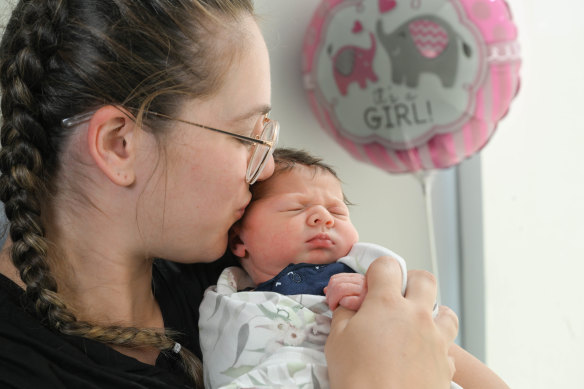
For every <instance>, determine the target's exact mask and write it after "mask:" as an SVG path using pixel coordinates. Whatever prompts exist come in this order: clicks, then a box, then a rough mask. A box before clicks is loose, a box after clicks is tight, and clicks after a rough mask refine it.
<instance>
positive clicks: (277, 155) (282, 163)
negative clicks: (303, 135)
mask: <svg viewBox="0 0 584 389" xmlns="http://www.w3.org/2000/svg"><path fill="white" fill-rule="evenodd" d="M274 163H275V167H274V174H273V175H272V177H270V178H268V179H267V180H265V181H258V182H257V183H255V184H254V185H252V187H251V192H252V195H253V196H252V201H254V200H258V199H259V198H261V196H262V194H263V192H264V188H265V187H266V186H268V185H269V183H270V179H271V178H273V177H276V176H278V175H279V174H282V173H284V172H287V171H290V170H292V169H294V167H295V166H296V165H302V166H306V167H309V168H311V169H313V171H314V173H315V174H316V173H317V172H319V171H324V172H328V173H330V174H332V175H333V176H334V177H335V178H336V179H337V180H339V182H340V183H342V181H341V180H340V179H339V176H338V175H337V172H336V171H335V169H334V168H333V167H332V166H331V165H329V164H327V163H324V162H323V159H322V158H319V157H316V156H314V155H312V154H310V153H308V152H307V151H306V150H300V149H294V148H290V147H279V148H277V149H275V150H274ZM343 200H344V202H345V204H347V205H352V203H351V202H350V201H349V200H348V199H347V197H346V196H345V193H344V192H343Z"/></svg>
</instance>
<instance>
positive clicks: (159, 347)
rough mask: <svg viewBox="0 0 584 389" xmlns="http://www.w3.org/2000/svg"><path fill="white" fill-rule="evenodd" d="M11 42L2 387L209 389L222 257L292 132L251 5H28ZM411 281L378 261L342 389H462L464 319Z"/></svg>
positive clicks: (5, 66)
mask: <svg viewBox="0 0 584 389" xmlns="http://www.w3.org/2000/svg"><path fill="white" fill-rule="evenodd" d="M0 50H1V53H0V80H1V86H2V118H3V123H2V133H1V141H2V146H3V148H2V150H1V151H0V170H1V172H2V177H1V178H0V200H2V201H3V202H4V203H5V208H6V214H7V216H8V219H9V221H10V223H11V224H10V239H9V240H8V242H7V244H6V248H5V250H4V251H3V252H2V257H1V258H0V273H1V275H0V310H1V311H0V313H1V316H2V318H3V320H2V321H1V323H0V340H1V342H2V344H3V347H0V361H2V363H1V364H0V366H1V367H0V370H2V371H1V373H0V384H2V385H1V386H4V385H5V386H9V387H22V388H24V387H149V388H150V387H184V385H187V386H193V385H194V386H196V387H201V385H202V383H201V377H200V371H201V369H200V361H199V357H200V350H199V345H198V339H197V336H196V333H197V326H196V323H197V318H198V313H197V309H198V304H199V302H200V300H201V296H202V292H203V291H204V289H205V288H206V287H207V286H208V285H209V284H211V283H214V282H215V280H216V278H217V276H218V274H219V271H220V269H221V267H222V264H221V263H216V264H207V263H208V262H211V261H213V260H214V259H216V258H218V257H220V256H221V255H222V254H223V252H224V251H225V248H226V242H227V231H228V229H229V227H230V226H231V225H232V224H233V223H234V222H235V221H236V220H238V219H239V218H240V217H241V216H242V214H243V212H244V210H245V207H246V206H247V204H248V202H249V200H250V197H251V195H250V192H249V185H250V184H252V183H253V182H254V181H256V180H262V179H265V178H267V177H269V176H270V174H271V173H272V171H273V160H272V158H271V155H270V152H271V150H273V145H274V143H275V142H276V141H277V135H278V125H277V123H276V122H274V121H271V120H269V119H268V118H267V116H266V115H267V113H268V112H269V110H270V76H269V74H270V72H269V60H268V53H267V49H266V46H265V43H264V40H263V38H262V37H261V34H260V31H259V29H258V26H257V24H256V22H255V20H254V18H253V9H252V4H251V1H245V0H231V1H228V0H213V1H212V0H206V1H203V0H151V1H141V2H137V1H135V0H91V1H88V0H87V1H86V0H76V1H73V0H69V1H67V0H46V1H20V2H19V3H18V5H17V6H16V9H15V10H14V12H13V14H12V18H11V19H10V22H9V24H8V26H7V28H6V31H5V33H4V36H3V39H2V44H1V48H0ZM153 258H167V259H168V260H170V261H172V262H167V261H161V260H154V259H153ZM400 277H401V276H400V270H399V265H397V264H396V263H394V262H392V261H391V260H389V259H387V258H386V259H381V260H379V261H377V262H376V263H375V264H374V265H373V266H372V270H371V271H370V274H369V275H368V283H369V295H368V297H367V299H366V301H365V302H364V303H363V307H362V309H361V310H360V311H359V312H358V313H357V314H354V313H353V312H350V311H344V310H337V312H336V314H335V317H334V321H333V328H332V330H331V336H330V338H329V341H328V343H327V359H328V361H329V366H330V372H331V377H334V378H332V379H331V384H332V387H333V388H343V387H356V386H355V385H357V384H356V383H358V385H357V386H359V387H366V386H368V385H373V386H375V387H382V386H383V385H382V384H380V383H381V382H383V383H387V386H388V387H398V386H397V385H401V387H408V388H416V387H428V386H432V387H445V388H447V387H448V385H449V381H450V378H451V377H452V374H453V371H454V366H453V365H452V362H451V360H450V359H449V357H448V355H447V349H448V346H449V344H450V343H451V342H452V340H453V339H454V337H455V335H456V331H457V321H456V316H455V315H454V314H453V313H452V312H451V311H449V310H447V309H444V310H443V311H442V313H441V315H439V316H438V318H437V320H436V322H433V321H432V320H431V310H432V304H433V302H434V301H435V297H436V296H435V294H436V285H435V281H434V280H433V279H432V278H429V277H428V276H427V274H426V273H422V272H413V273H410V275H409V280H410V281H409V287H408V291H407V294H406V298H402V297H401V296H400V293H399V291H398V290H394V289H392V288H391V287H390V286H389V285H391V284H395V285H398V284H399V282H397V281H396V282H389V285H388V280H389V281H391V280H392V279H395V280H399V279H400ZM24 291H26V292H24ZM397 317H399V320H397V319H395V320H394V318H397ZM375 321H377V322H382V323H387V325H386V324H384V325H383V326H378V327H379V328H373V329H371V328H370V327H371V326H370V325H369V323H371V322H375ZM363 328H370V329H369V330H368V331H363ZM390 334H391V335H390ZM357 345H358V347H357ZM381 365H382V366H384V368H383V369H378V366H381ZM4 370H6V371H4ZM422 370H423V374H421V373H422Z"/></svg>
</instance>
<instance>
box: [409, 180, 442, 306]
mask: <svg viewBox="0 0 584 389" xmlns="http://www.w3.org/2000/svg"><path fill="white" fill-rule="evenodd" d="M415 176H416V178H417V179H418V182H419V183H420V185H421V186H422V194H423V195H424V201H425V205H426V224H427V227H428V228H427V230H428V242H429V245H430V260H431V264H432V273H433V274H434V276H435V277H436V282H437V284H438V294H437V297H436V302H437V304H438V305H440V301H441V298H440V275H439V274H440V272H439V270H438V253H437V249H436V233H435V232H436V230H435V225H434V211H433V206H432V189H433V184H434V179H435V177H436V172H435V171H433V170H432V171H418V172H416V173H415Z"/></svg>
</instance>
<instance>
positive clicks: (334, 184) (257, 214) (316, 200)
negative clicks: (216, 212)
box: [232, 165, 359, 284]
mask: <svg viewBox="0 0 584 389" xmlns="http://www.w3.org/2000/svg"><path fill="white" fill-rule="evenodd" d="M264 186H265V188H262V190H263V192H262V196H261V198H260V199H258V200H257V201H253V202H252V203H251V204H250V206H249V207H248V208H247V210H246V213H245V216H244V219H243V220H242V221H241V224H240V230H239V238H240V241H237V242H236V244H232V249H233V248H235V249H234V253H235V254H236V255H238V256H239V257H242V265H243V267H244V268H245V270H246V271H247V272H248V273H249V274H250V275H251V276H252V279H253V280H254V282H255V283H256V284H258V283H261V282H264V281H267V280H269V279H270V278H272V277H274V276H276V275H277V274H278V273H279V272H280V271H282V269H284V268H285V267H286V266H287V265H289V264H290V263H300V262H304V263H314V264H327V263H332V262H334V261H336V260H337V259H339V258H341V257H343V256H345V255H347V253H348V252H349V250H350V249H351V247H352V246H353V244H354V243H355V242H357V240H358V239H359V235H358V233H357V230H356V229H355V227H354V226H353V224H352V223H351V219H350V217H349V209H348V208H347V205H346V204H345V202H344V201H343V191H342V187H341V183H340V182H339V180H338V179H337V178H336V177H334V176H333V175H332V174H330V173H329V172H327V171H324V170H321V169H317V170H316V173H315V171H314V170H313V169H311V168H308V167H306V166H303V165H296V166H295V167H294V168H292V169H291V170H289V171H286V172H283V173H281V174H279V175H277V176H275V177H273V178H271V179H270V180H269V182H267V183H265V184H264Z"/></svg>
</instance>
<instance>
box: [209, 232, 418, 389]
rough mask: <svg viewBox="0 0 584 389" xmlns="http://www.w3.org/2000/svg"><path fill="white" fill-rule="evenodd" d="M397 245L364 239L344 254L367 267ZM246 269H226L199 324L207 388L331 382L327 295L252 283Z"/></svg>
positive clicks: (362, 268) (357, 265)
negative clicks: (326, 348)
mask: <svg viewBox="0 0 584 389" xmlns="http://www.w3.org/2000/svg"><path fill="white" fill-rule="evenodd" d="M382 255H388V256H391V257H394V258H396V259H397V260H398V261H399V262H400V264H401V265H402V271H403V283H402V292H403V291H405V287H406V280H407V271H406V265H405V262H404V260H403V259H402V258H401V257H400V256H398V255H397V254H395V253H393V252H392V251H390V250H388V249H386V248H384V247H381V246H378V245H375V244H371V243H357V244H355V245H354V246H353V249H352V250H351V252H350V253H349V255H347V256H346V257H343V258H341V259H339V261H341V262H343V263H345V264H347V265H348V266H350V267H351V268H352V269H354V270H355V271H357V272H359V273H363V274H364V273H365V272H366V270H367V268H368V267H369V265H370V264H371V262H373V260H375V259H376V258H378V257H380V256H382ZM253 287H254V285H253V282H252V281H251V279H250V278H249V276H248V275H247V273H245V271H244V270H243V269H240V268H236V267H232V268H228V269H225V270H224V271H223V273H222V274H221V276H220V277H219V280H218V281H217V285H216V286H213V287H210V288H209V289H207V291H206V292H205V297H204V299H203V303H202V304H201V307H200V319H199V330H200V340H201V349H202V351H203V364H204V374H205V387H206V388H214V389H216V388H223V389H227V388H229V389H231V388H233V389H235V388H268V387H269V388H275V387H277V388H307V389H309V388H328V387H329V384H328V373H327V367H326V360H325V356H324V344H325V342H326V338H327V336H328V334H329V330H330V322H331V317H332V312H331V311H330V310H329V308H328V305H327V304H326V302H325V298H324V297H323V296H314V295H305V294H302V295H293V296H285V295H281V294H278V293H275V292H254V291H242V290H245V289H247V288H253Z"/></svg>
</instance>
